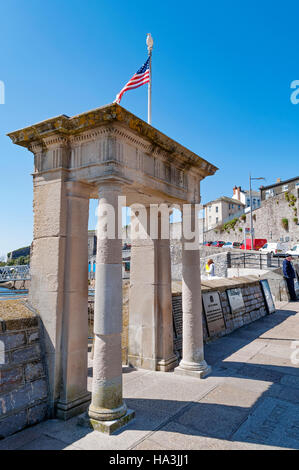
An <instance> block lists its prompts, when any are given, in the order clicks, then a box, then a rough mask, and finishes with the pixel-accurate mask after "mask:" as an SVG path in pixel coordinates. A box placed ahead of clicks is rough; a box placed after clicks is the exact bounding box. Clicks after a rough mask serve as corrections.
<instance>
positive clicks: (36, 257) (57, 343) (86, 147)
mask: <svg viewBox="0 0 299 470" xmlns="http://www.w3.org/2000/svg"><path fill="white" fill-rule="evenodd" d="M9 137H10V138H11V139H12V141H13V143H15V144H17V145H21V146H23V147H26V148H28V149H29V150H30V151H31V152H32V153H33V154H34V173H33V185H34V202H33V206H34V240H33V250H32V257H31V284H30V292H29V302H30V304H31V306H32V307H33V308H34V309H35V310H36V311H37V312H38V314H39V315H40V318H41V321H42V324H43V329H44V339H45V355H46V361H47V367H48V379H49V387H50V414H51V415H52V416H57V417H60V418H62V419H68V418H70V417H72V416H74V415H76V414H80V413H82V412H84V411H85V410H86V409H87V408H88V406H89V411H88V415H89V418H88V419H89V421H90V422H91V424H92V426H93V427H95V428H96V429H100V430H102V431H104V432H112V431H113V430H114V429H116V428H117V427H119V426H120V425H121V424H123V423H125V422H126V421H127V420H128V419H130V417H132V412H128V410H127V408H126V405H125V403H124V401H123V395H122V364H121V330H122V288H121V286H122V244H121V233H122V231H121V207H122V205H127V206H131V207H132V223H135V227H137V232H138V231H139V233H140V230H143V232H144V233H145V235H146V236H145V237H143V238H142V237H141V238H139V237H136V238H135V239H134V240H133V241H132V258H131V270H132V271H131V288H130V320H129V321H130V324H129V362H130V364H132V365H134V366H136V367H142V368H147V369H151V370H161V371H168V370H172V369H173V368H174V367H175V366H176V365H177V359H176V356H175V355H174V353H173V336H172V314H171V273H170V250H169V239H167V238H165V237H164V235H163V233H164V232H165V227H166V226H167V225H168V224H169V211H164V210H159V207H158V206H159V205H160V204H163V207H164V208H165V207H166V208H168V209H170V210H171V208H172V207H173V206H174V205H176V206H179V207H182V206H183V205H184V204H191V206H190V207H191V209H190V213H189V215H188V216H186V217H187V218H188V219H190V220H189V222H190V223H191V224H193V226H194V225H195V224H194V221H195V219H196V213H197V206H196V205H197V204H199V203H200V181H201V180H202V179H203V178H205V177H206V176H209V175H213V174H214V173H215V171H216V170H217V168H216V167H214V166H213V165H211V164H210V163H208V162H207V161H206V160H204V159H202V158H201V157H199V156H198V155H196V154H194V153H193V152H191V151H190V150H188V149H186V148H185V147H183V146H181V145H180V144H178V143H177V142H175V141H174V140H172V139H170V138H169V137H167V136H165V135H164V134H162V133H161V132H159V131H158V130H157V129H155V128H153V127H152V126H150V125H149V124H147V123H145V122H144V121H142V120H141V119H139V118H137V117H136V116H134V115H133V114H132V113H130V112H128V111H127V110H125V109H124V108H122V107H121V106H119V105H117V104H111V105H107V106H104V107H102V108H98V109H95V110H93V111H89V112H86V113H83V114H80V115H78V116H74V117H72V118H69V117H67V116H65V115H62V116H58V117H56V118H52V119H48V120H46V121H43V122H41V123H38V124H36V125H33V126H30V127H27V128H25V129H21V130H19V131H16V132H12V133H10V134H9ZM119 196H122V198H120V197H119ZM90 198H95V199H98V200H99V217H98V229H97V230H98V245H97V267H96V290H95V318H94V332H95V351H94V371H93V376H94V379H93V389H92V396H91V403H90V394H89V393H88V392H87V346H88V341H87V338H88V315H87V308H88V211H89V199H90ZM109 208H113V209H114V210H113V216H112V219H113V221H114V223H112V227H111V214H110V218H109V214H108V213H107V212H109ZM153 208H154V209H153ZM155 208H156V212H157V218H156V219H155V220H156V221H157V222H155V223H154V225H155V226H154V227H153V221H152V220H153V219H152V217H150V212H151V210H155ZM108 218H109V223H108ZM162 227H163V230H162ZM112 232H113V234H112ZM153 233H155V237H153ZM188 241H189V242H190V240H188ZM183 243H184V244H185V241H184V240H183ZM184 246H185V245H184ZM182 262H183V268H182V273H183V274H182V276H183V279H182V281H183V289H182V295H183V328H184V333H183V358H182V361H181V363H180V365H179V367H178V368H177V369H176V372H178V373H184V374H188V373H190V374H192V375H196V376H204V375H205V374H206V373H207V372H208V371H209V367H208V365H207V364H206V363H205V361H204V356H203V335H202V326H201V325H202V320H201V308H202V307H201V293H200V268H199V249H198V244H197V245H196V244H195V245H194V246H193V248H192V249H191V250H190V249H189V250H187V249H184V250H183V260H182Z"/></svg>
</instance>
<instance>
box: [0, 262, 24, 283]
mask: <svg viewBox="0 0 299 470" xmlns="http://www.w3.org/2000/svg"><path fill="white" fill-rule="evenodd" d="M29 269H30V268H29V265H28V264H25V265H22V266H1V267H0V282H8V281H26V280H28V279H30V273H29Z"/></svg>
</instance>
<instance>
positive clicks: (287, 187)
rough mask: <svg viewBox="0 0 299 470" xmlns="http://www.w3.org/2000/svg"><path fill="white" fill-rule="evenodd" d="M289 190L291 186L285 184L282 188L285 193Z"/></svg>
mask: <svg viewBox="0 0 299 470" xmlns="http://www.w3.org/2000/svg"><path fill="white" fill-rule="evenodd" d="M288 189H289V185H288V184H284V185H283V186H282V188H281V190H282V191H283V192H285V191H287V190H288Z"/></svg>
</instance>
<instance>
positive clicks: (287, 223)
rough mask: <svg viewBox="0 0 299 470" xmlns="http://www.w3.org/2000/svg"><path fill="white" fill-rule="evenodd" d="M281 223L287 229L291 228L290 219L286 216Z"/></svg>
mask: <svg viewBox="0 0 299 470" xmlns="http://www.w3.org/2000/svg"><path fill="white" fill-rule="evenodd" d="M281 225H282V227H283V228H284V229H285V230H288V229H289V219H285V218H283V219H281Z"/></svg>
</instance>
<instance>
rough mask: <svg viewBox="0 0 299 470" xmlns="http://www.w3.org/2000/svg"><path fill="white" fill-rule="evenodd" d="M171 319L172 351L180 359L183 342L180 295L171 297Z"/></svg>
mask: <svg viewBox="0 0 299 470" xmlns="http://www.w3.org/2000/svg"><path fill="white" fill-rule="evenodd" d="M172 318H173V342H174V351H175V353H176V354H177V355H178V356H179V357H180V358H181V357H182V342H183V313H182V296H181V295H176V296H173V297H172Z"/></svg>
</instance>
